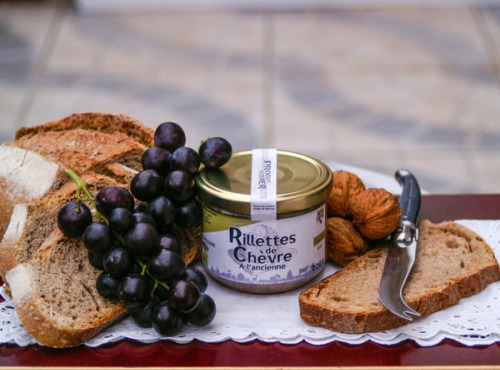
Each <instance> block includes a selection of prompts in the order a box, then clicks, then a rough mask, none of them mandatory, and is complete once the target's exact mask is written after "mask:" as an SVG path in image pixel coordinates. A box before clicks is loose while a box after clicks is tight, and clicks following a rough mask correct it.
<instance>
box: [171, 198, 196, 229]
mask: <svg viewBox="0 0 500 370" xmlns="http://www.w3.org/2000/svg"><path fill="white" fill-rule="evenodd" d="M201 218H202V209H201V205H200V203H199V201H198V200H197V199H196V198H194V197H193V198H191V199H189V200H188V201H187V202H184V203H182V204H180V205H178V207H177V208H176V212H175V223H176V224H177V225H179V226H181V227H194V226H199V225H201Z"/></svg>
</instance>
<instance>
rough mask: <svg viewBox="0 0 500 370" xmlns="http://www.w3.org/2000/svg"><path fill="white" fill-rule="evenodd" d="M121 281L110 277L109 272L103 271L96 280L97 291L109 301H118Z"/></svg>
mask: <svg viewBox="0 0 500 370" xmlns="http://www.w3.org/2000/svg"><path fill="white" fill-rule="evenodd" d="M119 284H120V280H119V279H116V278H114V277H112V276H110V275H109V274H108V273H107V272H105V271H103V272H102V273H101V274H100V275H99V276H98V277H97V280H96V289H97V291H98V292H99V294H100V295H101V296H102V297H104V298H107V299H111V300H115V299H118V285H119Z"/></svg>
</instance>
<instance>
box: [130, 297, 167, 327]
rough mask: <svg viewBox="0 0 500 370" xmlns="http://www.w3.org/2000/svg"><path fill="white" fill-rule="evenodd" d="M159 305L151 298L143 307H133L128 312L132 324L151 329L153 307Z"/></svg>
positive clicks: (155, 299) (154, 298) (157, 300)
mask: <svg viewBox="0 0 500 370" xmlns="http://www.w3.org/2000/svg"><path fill="white" fill-rule="evenodd" d="M159 303H160V301H159V299H158V298H156V297H153V298H151V299H150V300H149V301H148V303H146V305H144V306H140V307H135V308H132V309H131V310H130V313H131V315H132V318H133V319H134V322H135V323H136V324H137V325H139V326H140V327H141V328H151V327H153V320H152V317H151V316H152V313H153V310H154V309H155V307H156V306H157V305H158V304H159Z"/></svg>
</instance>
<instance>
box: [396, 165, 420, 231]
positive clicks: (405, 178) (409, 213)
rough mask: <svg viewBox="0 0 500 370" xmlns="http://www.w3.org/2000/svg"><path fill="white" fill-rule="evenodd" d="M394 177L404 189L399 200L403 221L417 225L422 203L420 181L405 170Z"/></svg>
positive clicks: (397, 172) (401, 170)
mask: <svg viewBox="0 0 500 370" xmlns="http://www.w3.org/2000/svg"><path fill="white" fill-rule="evenodd" d="M394 176H395V177H396V180H397V181H398V182H399V184H400V185H401V186H402V187H403V191H402V193H401V197H400V198H399V205H400V206H401V211H402V216H401V221H409V222H411V223H413V224H416V223H417V220H418V215H419V213H420V203H421V196H420V186H419V185H418V181H417V179H416V178H415V176H413V174H412V173H411V172H410V171H408V170H405V169H399V170H397V171H396V173H395V175H394Z"/></svg>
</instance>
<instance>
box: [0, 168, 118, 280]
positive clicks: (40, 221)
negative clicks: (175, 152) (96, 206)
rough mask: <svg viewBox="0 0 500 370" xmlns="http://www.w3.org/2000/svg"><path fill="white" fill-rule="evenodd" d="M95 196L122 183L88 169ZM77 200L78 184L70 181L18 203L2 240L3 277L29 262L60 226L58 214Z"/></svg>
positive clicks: (87, 180) (0, 268)
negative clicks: (58, 224) (36, 197)
mask: <svg viewBox="0 0 500 370" xmlns="http://www.w3.org/2000/svg"><path fill="white" fill-rule="evenodd" d="M81 178H82V180H83V181H85V183H86V184H87V185H88V189H89V192H90V193H91V194H92V195H93V196H94V197H95V195H96V194H97V192H98V191H99V190H101V189H102V188H104V187H106V186H111V185H119V184H118V183H117V182H116V181H115V180H114V179H112V178H111V177H108V176H103V175H99V174H96V173H94V172H87V173H85V174H83V175H82V176H81ZM74 200H76V184H75V183H74V182H73V181H70V182H67V183H66V184H64V185H63V186H62V187H61V188H60V189H58V190H56V191H53V192H51V193H49V194H48V195H47V196H45V197H44V198H42V199H39V200H34V201H32V202H28V203H19V204H17V205H16V206H15V208H14V212H13V214H12V217H11V219H10V223H9V226H8V228H7V231H6V232H5V235H4V238H3V239H2V242H1V243H0V256H1V259H0V276H2V277H5V274H6V273H7V271H9V270H10V269H12V268H13V267H15V266H16V265H18V264H20V263H23V262H26V261H28V260H29V259H30V258H31V256H32V255H33V253H35V252H36V251H37V250H38V249H39V248H40V246H41V245H42V243H43V242H44V241H45V239H46V238H47V237H48V236H49V235H50V234H51V233H52V232H53V230H54V229H55V228H57V214H58V213H59V210H60V209H61V207H62V206H63V205H64V204H66V203H67V202H71V201H74Z"/></svg>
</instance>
